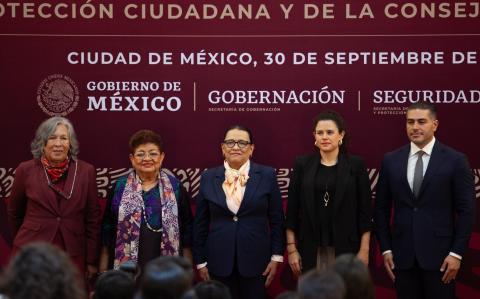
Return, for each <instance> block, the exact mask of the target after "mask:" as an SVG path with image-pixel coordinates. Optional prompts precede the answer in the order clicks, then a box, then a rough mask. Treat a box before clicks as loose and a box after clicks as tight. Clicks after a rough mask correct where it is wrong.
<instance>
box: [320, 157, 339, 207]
mask: <svg viewBox="0 0 480 299" xmlns="http://www.w3.org/2000/svg"><path fill="white" fill-rule="evenodd" d="M334 165H336V164H334ZM334 165H333V166H334ZM324 166H325V170H327V169H328V168H329V167H332V166H326V165H324ZM330 179H331V176H328V177H327V181H326V182H325V193H324V194H323V202H324V206H325V207H327V206H328V203H329V201H330V193H328V183H329V182H330Z"/></svg>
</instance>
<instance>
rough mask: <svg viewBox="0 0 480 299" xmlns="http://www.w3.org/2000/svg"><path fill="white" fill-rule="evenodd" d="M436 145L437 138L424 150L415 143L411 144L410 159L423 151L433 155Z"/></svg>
mask: <svg viewBox="0 0 480 299" xmlns="http://www.w3.org/2000/svg"><path fill="white" fill-rule="evenodd" d="M434 144H435V136H434V137H433V138H432V140H430V142H429V143H427V145H425V146H424V147H423V148H419V147H418V146H417V145H416V144H415V143H413V142H410V157H411V156H413V155H415V154H417V152H418V151H423V152H424V153H425V154H427V155H429V156H430V155H431V154H432V150H433V145H434Z"/></svg>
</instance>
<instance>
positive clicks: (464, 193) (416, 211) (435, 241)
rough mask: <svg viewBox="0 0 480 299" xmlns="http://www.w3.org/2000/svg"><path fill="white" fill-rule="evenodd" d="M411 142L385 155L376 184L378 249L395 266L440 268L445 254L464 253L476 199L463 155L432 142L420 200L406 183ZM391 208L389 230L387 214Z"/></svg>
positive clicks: (471, 175)
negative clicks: (389, 253) (390, 257)
mask: <svg viewBox="0 0 480 299" xmlns="http://www.w3.org/2000/svg"><path fill="white" fill-rule="evenodd" d="M409 153H410V145H406V146H404V147H402V148H400V149H398V150H396V151H393V152H391V153H388V154H386V155H385V157H384V159H383V162H382V167H381V169H380V177H379V180H378V184H377V198H376V207H375V224H376V230H377V237H378V239H379V241H380V247H381V250H382V252H383V251H385V250H392V251H393V259H394V263H395V268H397V269H408V268H410V267H412V266H413V264H414V261H415V258H416V259H417V261H418V264H419V266H420V267H421V268H423V269H425V270H438V269H440V266H441V265H442V263H443V260H444V259H445V257H446V256H447V255H448V253H449V252H450V251H451V252H454V253H456V254H459V255H463V254H464V253H465V250H466V248H467V246H468V240H469V238H470V234H471V232H472V227H473V220H474V211H475V207H474V205H475V201H474V200H475V197H474V183H473V174H472V172H471V170H470V167H469V165H468V162H467V159H466V157H465V156H464V155H463V154H462V153H459V152H457V151H455V150H453V149H451V148H449V147H447V146H445V145H443V144H441V143H440V142H438V141H435V144H434V146H433V150H432V155H431V157H430V161H429V163H428V167H427V171H426V173H425V176H424V179H423V182H422V186H421V189H420V194H419V198H417V199H415V196H414V195H413V192H412V190H411V189H410V186H409V184H408V181H407V162H408V155H409ZM392 206H393V213H394V215H393V233H392V231H391V228H390V215H391V210H392Z"/></svg>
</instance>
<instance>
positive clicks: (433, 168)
mask: <svg viewBox="0 0 480 299" xmlns="http://www.w3.org/2000/svg"><path fill="white" fill-rule="evenodd" d="M442 156H443V150H442V147H441V144H440V143H439V142H438V141H435V144H434V145H433V149H432V156H431V157H430V161H428V166H427V171H426V172H425V176H424V178H423V181H422V186H421V187H420V193H419V194H418V198H419V199H421V198H422V193H423V192H424V191H425V188H427V187H428V184H429V183H430V181H431V180H432V177H433V176H434V175H435V173H436V172H437V170H438V166H440V164H442Z"/></svg>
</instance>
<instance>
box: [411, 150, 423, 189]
mask: <svg viewBox="0 0 480 299" xmlns="http://www.w3.org/2000/svg"><path fill="white" fill-rule="evenodd" d="M423 154H425V152H424V151H418V152H417V156H418V158H417V163H416V164H415V172H414V173H413V194H414V195H415V198H418V194H419V193H420V187H422V181H423V159H422V156H423Z"/></svg>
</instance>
